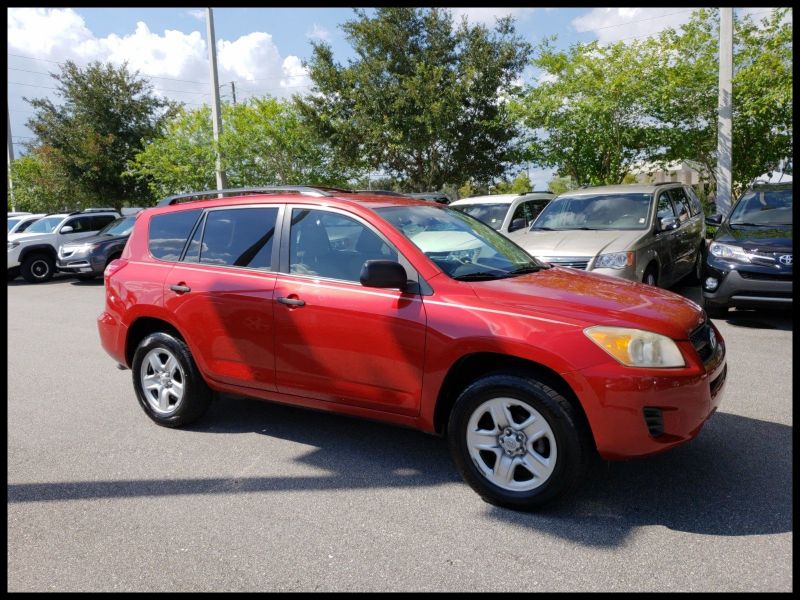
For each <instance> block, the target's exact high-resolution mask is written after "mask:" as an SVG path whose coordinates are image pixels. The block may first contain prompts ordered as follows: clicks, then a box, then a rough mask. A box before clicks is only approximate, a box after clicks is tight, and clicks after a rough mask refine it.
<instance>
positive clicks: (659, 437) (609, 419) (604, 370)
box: [563, 326, 727, 460]
mask: <svg viewBox="0 0 800 600" xmlns="http://www.w3.org/2000/svg"><path fill="white" fill-rule="evenodd" d="M712 327H713V326H712ZM714 332H715V335H716V339H717V340H718V342H719V343H718V344H717V346H716V349H715V350H714V351H713V353H712V354H711V356H709V357H708V358H707V359H706V362H705V364H704V363H703V362H702V360H701V359H700V357H699V356H698V354H697V352H696V351H695V350H694V347H693V346H692V344H691V343H690V342H688V341H683V342H677V343H678V345H679V346H680V348H681V351H682V353H683V355H684V358H685V360H686V363H687V365H686V366H685V367H682V368H680V369H637V368H631V367H625V366H623V365H620V364H618V363H604V364H601V365H596V366H594V367H590V368H588V369H584V370H580V371H573V372H571V373H564V374H563V377H564V379H566V381H567V383H569V385H570V386H571V387H572V389H573V390H574V391H575V393H576V394H577V396H578V397H579V398H580V400H581V405H582V406H583V408H584V411H585V412H586V417H587V419H588V421H589V426H590V428H591V430H592V435H593V436H594V440H595V444H596V446H597V450H598V452H599V454H600V456H601V457H603V458H604V459H606V460H622V459H628V458H634V457H639V456H647V455H649V454H656V453H659V452H663V451H665V450H669V449H670V448H673V447H675V446H678V445H680V444H683V443H685V442H688V441H689V440H691V439H693V438H694V437H696V436H697V434H698V433H699V432H700V430H701V429H702V427H703V425H704V424H705V422H706V421H707V420H708V419H709V418H710V417H711V415H712V414H714V412H715V411H716V410H717V407H718V406H719V404H720V401H721V400H722V394H723V391H724V388H725V381H726V378H727V363H726V360H725V345H724V342H723V341H722V337H721V336H720V335H719V332H718V331H717V330H716V328H714ZM654 417H656V418H657V420H658V425H659V426H658V427H655V426H654V423H653V418H654Z"/></svg>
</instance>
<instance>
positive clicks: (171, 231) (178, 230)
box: [148, 209, 201, 260]
mask: <svg viewBox="0 0 800 600" xmlns="http://www.w3.org/2000/svg"><path fill="white" fill-rule="evenodd" d="M200 212H201V211H200V209H195V210H182V211H179V212H174V213H169V214H165V215H156V216H154V217H153V218H152V219H150V232H149V240H148V243H149V246H150V254H152V255H153V256H155V257H156V258H160V259H161V260H178V258H180V255H181V251H182V250H183V246H184V244H185V243H186V238H187V237H189V233H190V232H191V231H192V227H193V226H194V224H195V222H196V221H197V217H199V216H200Z"/></svg>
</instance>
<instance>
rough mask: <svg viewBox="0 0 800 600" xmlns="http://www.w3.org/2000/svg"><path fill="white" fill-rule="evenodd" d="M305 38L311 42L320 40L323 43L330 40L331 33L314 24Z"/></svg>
mask: <svg viewBox="0 0 800 600" xmlns="http://www.w3.org/2000/svg"><path fill="white" fill-rule="evenodd" d="M306 37H307V38H309V39H312V40H320V41H323V42H327V41H328V40H329V39H331V32H330V31H328V30H327V29H325V28H324V27H321V26H319V25H317V24H316V23H314V27H313V28H312V29H311V31H309V32H308V33H306Z"/></svg>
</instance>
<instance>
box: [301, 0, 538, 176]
mask: <svg viewBox="0 0 800 600" xmlns="http://www.w3.org/2000/svg"><path fill="white" fill-rule="evenodd" d="M355 13H356V18H355V19H353V20H351V21H348V22H346V23H345V24H344V25H343V26H342V28H343V30H344V32H345V34H346V36H347V39H348V41H349V42H350V44H351V45H352V46H353V48H354V50H355V54H356V56H357V58H356V59H355V60H351V61H350V62H349V64H348V65H347V66H342V65H340V64H338V63H336V62H335V61H334V57H333V52H332V50H331V48H330V46H329V45H327V44H325V43H319V44H317V43H315V44H313V46H314V49H313V57H312V59H311V61H310V63H309V65H308V66H309V70H310V76H311V78H312V80H313V81H314V89H313V90H312V93H311V94H309V95H308V96H306V97H304V98H302V99H298V100H297V105H298V107H299V108H300V110H301V111H302V113H303V115H304V116H305V117H307V119H308V120H309V123H311V124H312V126H313V127H314V128H315V130H316V131H317V132H318V134H319V137H320V138H323V139H327V140H330V142H331V145H332V148H333V149H334V151H335V160H336V161H337V162H338V163H339V164H344V165H348V166H352V167H354V168H358V169H362V170H364V171H380V172H384V173H386V174H387V175H389V176H390V177H392V178H393V179H396V180H398V181H400V182H401V183H402V184H403V185H404V186H405V187H406V188H409V189H412V190H414V191H429V190H435V189H440V188H442V187H443V186H444V185H445V184H448V183H450V184H453V183H456V184H457V183H460V182H464V181H466V180H467V179H472V180H474V181H479V182H488V181H490V180H491V179H493V178H494V177H496V176H498V175H499V174H501V173H503V172H504V171H505V170H506V167H507V166H508V165H509V164H511V163H514V162H516V160H517V158H516V153H515V150H516V139H517V136H518V133H519V131H518V128H519V126H518V124H517V123H516V122H515V121H514V120H513V119H512V118H511V116H510V114H509V112H508V109H507V105H508V102H507V100H508V99H509V98H512V97H513V96H514V95H515V94H516V93H517V91H518V89H517V87H516V86H515V85H514V84H515V81H516V80H517V78H518V77H519V75H520V74H521V72H522V69H523V68H524V67H525V63H526V61H527V58H528V55H529V52H530V47H529V45H528V44H527V43H526V42H524V41H523V40H522V39H521V38H520V37H519V36H518V35H517V34H516V32H515V29H514V25H513V21H512V20H511V19H509V18H506V19H501V20H498V22H497V25H496V27H495V29H494V30H493V31H492V32H490V31H489V30H488V29H487V28H486V27H483V26H470V25H469V24H468V23H467V21H466V20H465V19H464V20H462V21H461V23H460V25H458V26H454V23H453V19H452V16H451V15H450V13H449V11H447V10H442V9H438V8H433V9H417V8H389V7H382V8H378V9H376V11H375V16H374V17H369V16H367V14H366V12H365V11H363V10H359V9H357V10H356V11H355ZM498 90H500V94H499V95H498Z"/></svg>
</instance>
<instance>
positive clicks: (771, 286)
mask: <svg viewBox="0 0 800 600" xmlns="http://www.w3.org/2000/svg"><path fill="white" fill-rule="evenodd" d="M707 222H708V223H713V224H714V225H719V229H718V230H717V233H716V235H715V236H714V239H713V241H712V242H711V244H710V245H709V248H708V254H707V256H706V261H705V268H704V272H703V299H704V301H705V306H706V311H707V312H708V314H709V315H711V316H713V317H723V316H725V314H726V313H727V312H728V309H729V308H730V307H737V308H789V309H790V308H792V282H793V274H792V269H793V265H792V262H793V260H792V255H793V252H792V184H791V183H778V184H775V183H772V184H757V185H754V186H753V187H751V188H750V189H748V190H747V191H746V192H745V193H744V194H742V196H741V197H740V198H739V200H738V202H736V204H735V205H734V206H733V208H732V209H731V211H730V214H729V215H728V217H727V218H723V217H722V216H721V215H714V216H713V217H709V218H708V219H707Z"/></svg>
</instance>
